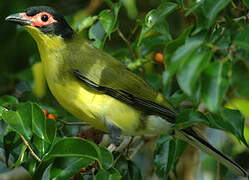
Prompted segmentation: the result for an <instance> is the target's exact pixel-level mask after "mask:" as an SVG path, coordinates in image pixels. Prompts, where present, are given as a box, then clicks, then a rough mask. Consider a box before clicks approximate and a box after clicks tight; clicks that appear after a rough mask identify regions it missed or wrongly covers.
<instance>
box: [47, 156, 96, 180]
mask: <svg viewBox="0 0 249 180" xmlns="http://www.w3.org/2000/svg"><path fill="white" fill-rule="evenodd" d="M92 163H94V160H93V159H90V158H87V157H84V158H68V157H67V158H57V159H56V160H55V161H54V163H53V166H52V168H51V176H52V177H53V180H68V179H70V178H71V177H72V176H73V175H75V174H77V172H79V171H80V170H81V169H82V168H86V167H88V166H89V165H91V164H92Z"/></svg>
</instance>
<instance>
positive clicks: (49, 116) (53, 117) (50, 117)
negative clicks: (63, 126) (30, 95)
mask: <svg viewBox="0 0 249 180" xmlns="http://www.w3.org/2000/svg"><path fill="white" fill-rule="evenodd" d="M48 119H53V120H56V117H55V115H54V114H48Z"/></svg>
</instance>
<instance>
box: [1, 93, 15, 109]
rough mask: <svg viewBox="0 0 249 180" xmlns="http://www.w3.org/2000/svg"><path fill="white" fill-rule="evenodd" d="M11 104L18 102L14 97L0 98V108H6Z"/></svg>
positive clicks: (5, 96)
mask: <svg viewBox="0 0 249 180" xmlns="http://www.w3.org/2000/svg"><path fill="white" fill-rule="evenodd" d="M11 104H18V100H17V99H16V98H15V97H14V96H9V95H4V96H1V97H0V106H5V107H7V106H8V105H11Z"/></svg>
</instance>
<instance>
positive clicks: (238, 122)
mask: <svg viewBox="0 0 249 180" xmlns="http://www.w3.org/2000/svg"><path fill="white" fill-rule="evenodd" d="M207 118H208V121H209V126H210V127H211V128H216V129H221V130H223V131H227V132H230V133H232V134H233V135H234V136H236V137H237V138H238V139H239V140H240V141H242V142H243V143H244V144H245V145H246V146H248V144H247V142H246V140H245V137H244V123H245V118H244V116H243V115H242V114H241V113H240V111H238V110H231V109H227V108H222V109H220V111H219V113H218V114H211V113H209V114H207Z"/></svg>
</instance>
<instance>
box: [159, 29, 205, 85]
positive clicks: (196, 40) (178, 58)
mask: <svg viewBox="0 0 249 180" xmlns="http://www.w3.org/2000/svg"><path fill="white" fill-rule="evenodd" d="M205 37H206V33H200V34H198V35H196V36H193V37H190V38H188V39H187V41H186V42H185V44H184V45H182V46H180V47H179V48H178V49H177V50H176V51H175V52H174V53H173V55H172V57H171V59H170V63H169V64H170V65H169V67H168V69H167V70H166V71H165V72H164V74H163V85H164V86H167V84H168V82H169V80H170V79H171V78H172V76H173V75H174V74H175V73H176V71H177V69H178V67H179V66H180V65H181V64H183V63H184V62H185V61H187V60H188V59H189V57H190V56H191V55H192V54H193V53H194V52H195V51H196V50H197V49H198V48H200V47H201V46H202V44H203V43H204V40H205Z"/></svg>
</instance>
